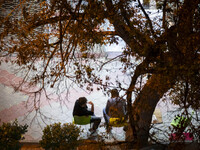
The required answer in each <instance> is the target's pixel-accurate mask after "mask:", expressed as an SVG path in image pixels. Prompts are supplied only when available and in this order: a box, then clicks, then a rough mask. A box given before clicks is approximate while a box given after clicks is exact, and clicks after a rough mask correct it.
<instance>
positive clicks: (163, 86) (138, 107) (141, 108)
mask: <svg viewBox="0 0 200 150" xmlns="http://www.w3.org/2000/svg"><path fill="white" fill-rule="evenodd" d="M173 83H174V82H173V81H172V80H171V78H170V77H169V76H167V75H165V76H162V75H153V76H152V77H151V79H149V80H148V81H147V83H146V85H145V86H144V87H143V89H142V91H141V92H140V94H139V95H138V96H137V98H136V100H135V101H134V103H133V105H132V116H133V119H130V124H131V127H132V132H133V140H134V143H135V142H136V146H137V148H141V147H144V146H147V145H148V136H149V129H150V124H151V120H152V115H153V112H154V110H155V107H156V105H157V103H158V101H159V100H160V98H162V96H163V94H165V93H166V92H167V91H168V90H169V89H170V88H171V86H172V85H173ZM129 96H130V95H127V98H128V97H129ZM128 132H129V133H130V131H128ZM135 132H136V133H135Z"/></svg>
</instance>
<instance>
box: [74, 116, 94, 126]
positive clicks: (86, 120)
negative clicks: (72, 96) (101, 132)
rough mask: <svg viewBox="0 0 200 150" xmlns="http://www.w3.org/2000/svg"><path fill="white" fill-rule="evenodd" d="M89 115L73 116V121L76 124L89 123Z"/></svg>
mask: <svg viewBox="0 0 200 150" xmlns="http://www.w3.org/2000/svg"><path fill="white" fill-rule="evenodd" d="M90 120H91V116H74V118H73V123H74V124H78V125H86V124H90Z"/></svg>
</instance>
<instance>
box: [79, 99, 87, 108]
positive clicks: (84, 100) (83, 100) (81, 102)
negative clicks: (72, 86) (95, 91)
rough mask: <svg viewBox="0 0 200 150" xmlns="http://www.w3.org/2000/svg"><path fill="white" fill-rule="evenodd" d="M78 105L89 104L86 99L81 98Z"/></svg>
mask: <svg viewBox="0 0 200 150" xmlns="http://www.w3.org/2000/svg"><path fill="white" fill-rule="evenodd" d="M78 103H79V104H80V105H81V106H82V105H83V104H85V103H87V99H86V98H85V97H80V98H79V99H78Z"/></svg>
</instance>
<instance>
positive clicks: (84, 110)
mask: <svg viewBox="0 0 200 150" xmlns="http://www.w3.org/2000/svg"><path fill="white" fill-rule="evenodd" d="M88 104H90V105H91V111H89V110H88V107H87V99H86V98H85V97H80V98H79V99H78V100H76V102H75V105H74V109H73V116H91V119H90V123H94V124H93V126H92V128H91V129H90V132H91V134H93V133H95V132H96V129H97V128H98V126H99V124H100V122H101V118H100V117H96V116H94V104H93V103H92V102H91V101H90V102H88Z"/></svg>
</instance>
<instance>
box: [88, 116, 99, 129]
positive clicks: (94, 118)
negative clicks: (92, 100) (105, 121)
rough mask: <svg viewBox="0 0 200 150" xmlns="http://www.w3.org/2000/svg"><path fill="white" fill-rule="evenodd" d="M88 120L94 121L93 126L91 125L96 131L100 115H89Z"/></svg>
mask: <svg viewBox="0 0 200 150" xmlns="http://www.w3.org/2000/svg"><path fill="white" fill-rule="evenodd" d="M90 122H91V123H94V124H93V126H92V129H93V130H94V131H96V129H97V128H98V126H99V124H100V122H101V117H96V116H91V120H90Z"/></svg>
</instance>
